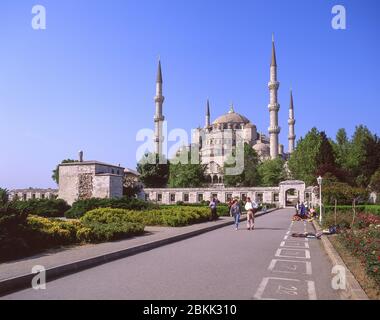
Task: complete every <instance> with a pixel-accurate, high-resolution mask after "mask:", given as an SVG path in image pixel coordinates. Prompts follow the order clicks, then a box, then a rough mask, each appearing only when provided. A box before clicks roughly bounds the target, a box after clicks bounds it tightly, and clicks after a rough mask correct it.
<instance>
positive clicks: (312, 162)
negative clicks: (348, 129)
mask: <svg viewBox="0 0 380 320" xmlns="http://www.w3.org/2000/svg"><path fill="white" fill-rule="evenodd" d="M340 135H341V137H342V141H343V140H344V132H343V131H341V134H340ZM334 149H335V148H334V146H333V142H332V141H331V140H329V139H328V137H327V136H326V133H325V132H324V131H321V132H319V131H318V130H317V129H316V128H313V129H311V130H310V131H309V132H308V133H307V134H306V136H305V138H303V139H302V138H301V140H300V141H299V143H298V145H297V148H296V150H295V151H294V153H293V154H292V155H291V157H290V159H289V163H288V166H289V169H290V171H291V172H292V175H293V176H294V177H295V178H296V179H299V180H303V181H305V182H306V184H315V179H316V177H317V176H319V175H321V176H326V175H328V176H335V177H338V179H342V178H344V177H345V173H344V172H343V171H342V170H340V169H339V168H338V165H337V163H336V155H335V153H336V152H335V151H334Z"/></svg>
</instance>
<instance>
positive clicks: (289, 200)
mask: <svg viewBox="0 0 380 320" xmlns="http://www.w3.org/2000/svg"><path fill="white" fill-rule="evenodd" d="M298 201H300V195H299V192H298V190H296V189H288V190H286V191H285V207H294V206H295V205H296V204H297V202H298Z"/></svg>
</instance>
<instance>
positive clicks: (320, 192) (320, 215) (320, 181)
mask: <svg viewBox="0 0 380 320" xmlns="http://www.w3.org/2000/svg"><path fill="white" fill-rule="evenodd" d="M322 180H323V179H322V177H321V176H319V177H318V178H317V182H318V185H319V223H320V224H322Z"/></svg>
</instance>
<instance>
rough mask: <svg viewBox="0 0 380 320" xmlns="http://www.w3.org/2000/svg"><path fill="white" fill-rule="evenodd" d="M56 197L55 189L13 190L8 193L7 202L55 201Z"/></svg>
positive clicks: (56, 191)
mask: <svg viewBox="0 0 380 320" xmlns="http://www.w3.org/2000/svg"><path fill="white" fill-rule="evenodd" d="M57 196H58V190H56V189H50V188H49V189H36V188H28V189H15V190H11V191H10V192H9V200H11V201H12V200H16V199H17V200H21V201H27V200H31V199H55V198H57Z"/></svg>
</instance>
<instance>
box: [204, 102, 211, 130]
mask: <svg viewBox="0 0 380 320" xmlns="http://www.w3.org/2000/svg"><path fill="white" fill-rule="evenodd" d="M209 126H210V101H209V100H208V99H207V107H206V122H205V128H208V127H209Z"/></svg>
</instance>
